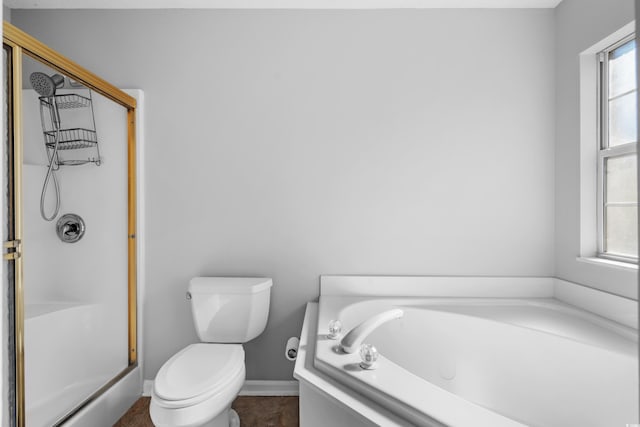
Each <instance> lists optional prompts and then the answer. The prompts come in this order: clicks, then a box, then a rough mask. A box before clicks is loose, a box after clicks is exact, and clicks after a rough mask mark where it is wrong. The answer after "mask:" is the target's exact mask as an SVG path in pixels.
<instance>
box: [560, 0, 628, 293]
mask: <svg viewBox="0 0 640 427" xmlns="http://www.w3.org/2000/svg"><path fill="white" fill-rule="evenodd" d="M633 19H634V2H633V0H564V1H563V2H562V3H560V5H559V6H558V7H557V8H556V112H557V119H556V152H555V159H556V166H555V176H556V179H555V182H556V183H555V188H556V190H555V191H556V192H555V205H556V206H555V212H556V215H555V231H556V232H555V242H556V243H555V250H556V265H555V271H556V276H558V277H560V278H562V279H566V280H570V281H574V282H578V283H582V284H586V285H589V286H592V287H596V288H601V289H605V290H609V291H611V292H615V293H618V294H620V295H624V296H628V297H637V272H636V271H633V270H623V269H617V268H612V267H606V266H598V265H592V264H587V263H584V262H579V261H578V260H577V257H578V255H579V254H580V109H579V108H580V93H579V81H580V69H579V54H580V53H581V52H583V51H584V50H585V49H588V48H589V47H591V46H593V45H594V44H596V43H598V42H599V41H601V40H602V39H604V38H605V37H607V36H609V35H610V34H612V33H613V32H615V31H616V30H618V29H620V28H621V27H623V26H624V25H625V24H628V23H629V22H631V21H632V20H633ZM594 149H595V148H594ZM594 191H595V188H594ZM594 209H595V206H594Z"/></svg>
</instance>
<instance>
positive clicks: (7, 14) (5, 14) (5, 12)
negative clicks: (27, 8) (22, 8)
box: [2, 5, 11, 22]
mask: <svg viewBox="0 0 640 427" xmlns="http://www.w3.org/2000/svg"><path fill="white" fill-rule="evenodd" d="M2 20H3V21H7V22H11V9H9V8H8V7H7V6H4V5H3V6H2Z"/></svg>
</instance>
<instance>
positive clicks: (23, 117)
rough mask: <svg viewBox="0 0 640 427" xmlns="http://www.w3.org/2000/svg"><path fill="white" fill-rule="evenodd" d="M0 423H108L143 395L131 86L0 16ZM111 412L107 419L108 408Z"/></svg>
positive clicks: (32, 426) (20, 426) (35, 426)
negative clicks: (0, 121)
mask: <svg viewBox="0 0 640 427" xmlns="http://www.w3.org/2000/svg"><path fill="white" fill-rule="evenodd" d="M3 47H4V70H5V76H6V77H5V129H7V132H5V137H4V153H5V155H4V164H3V177H4V188H5V192H4V193H5V194H4V202H3V209H4V213H5V214H6V216H5V217H6V218H7V221H6V222H5V224H4V228H3V240H4V242H5V243H4V247H5V253H4V259H5V261H4V262H3V269H4V274H3V280H4V282H5V285H6V286H5V289H9V293H8V295H7V296H6V299H5V300H4V304H3V306H4V307H3V308H5V309H6V310H7V311H6V312H8V314H9V315H8V316H5V319H6V322H4V320H5V319H3V322H4V323H3V337H4V341H5V344H6V345H4V346H3V347H8V348H9V350H8V351H6V350H4V349H3V356H4V357H3V362H4V364H5V367H6V368H8V369H6V370H4V371H5V372H8V374H9V375H8V376H5V377H4V378H2V380H3V389H4V390H3V391H4V393H3V395H4V399H3V401H4V402H3V403H4V405H3V406H4V408H3V409H5V410H3V411H2V412H3V413H4V414H7V413H8V414H10V415H9V416H6V415H5V417H6V418H5V419H3V420H0V422H1V423H2V425H5V424H6V425H11V426H17V427H24V426H28V427H48V426H58V425H61V424H63V423H64V424H65V425H68V426H82V425H107V424H109V423H113V422H114V421H115V420H114V419H113V417H114V416H116V417H117V416H118V412H119V411H122V410H125V409H126V408H128V406H130V405H131V404H132V403H133V400H134V399H135V398H137V397H138V396H139V395H140V392H141V374H140V367H139V364H138V357H139V355H138V323H139V322H138V318H139V313H138V310H137V296H138V292H139V290H138V286H137V283H138V279H139V272H138V265H137V259H138V254H139V251H140V250H141V248H140V246H139V243H138V232H139V228H138V226H137V225H138V221H137V217H138V210H137V196H136V195H137V191H138V187H139V184H138V180H137V179H136V174H137V172H138V171H137V165H138V160H137V158H138V154H139V153H138V149H137V145H136V142H137V138H136V136H138V135H139V133H138V132H137V129H136V127H135V123H136V117H137V114H139V104H138V101H137V100H138V99H141V93H140V91H128V92H125V91H122V90H119V89H117V88H115V87H114V86H112V85H111V84H109V83H108V82H106V81H104V80H102V79H101V78H99V77H97V76H95V75H94V74H92V73H90V72H88V71H86V70H84V69H83V68H82V67H80V66H79V65H77V64H75V63H73V62H72V61H70V60H69V59H67V58H65V57H63V56H61V55H60V54H58V53H56V52H54V51H53V50H51V49H50V48H48V47H46V46H45V45H43V44H42V43H41V42H39V41H37V40H35V39H33V38H32V37H30V36H28V35H27V34H25V33H23V32H21V31H20V30H18V29H17V28H15V27H13V26H11V25H9V24H7V23H5V24H4V46H3ZM109 417H111V418H109Z"/></svg>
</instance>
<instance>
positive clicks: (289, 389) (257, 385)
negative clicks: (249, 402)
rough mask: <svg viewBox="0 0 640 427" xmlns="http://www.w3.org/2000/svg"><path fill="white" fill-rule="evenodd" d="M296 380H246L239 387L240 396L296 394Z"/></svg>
mask: <svg viewBox="0 0 640 427" xmlns="http://www.w3.org/2000/svg"><path fill="white" fill-rule="evenodd" d="M298 394H299V392H298V381H296V380H293V381H262V380H247V381H245V382H244V385H243V386H242V389H240V396H297V395H298Z"/></svg>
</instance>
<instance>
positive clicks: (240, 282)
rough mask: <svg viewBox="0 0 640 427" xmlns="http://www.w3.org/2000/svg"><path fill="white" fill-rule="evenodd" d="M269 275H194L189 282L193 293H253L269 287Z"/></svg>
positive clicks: (270, 282) (271, 283)
mask: <svg viewBox="0 0 640 427" xmlns="http://www.w3.org/2000/svg"><path fill="white" fill-rule="evenodd" d="M272 285H273V281H272V280H271V279H270V278H268V277H194V278H193V279H191V281H190V282H189V292H191V293H218V292H220V293H225V294H253V293H256V292H262V291H265V290H267V289H269V288H270V287H271V286H272Z"/></svg>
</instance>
